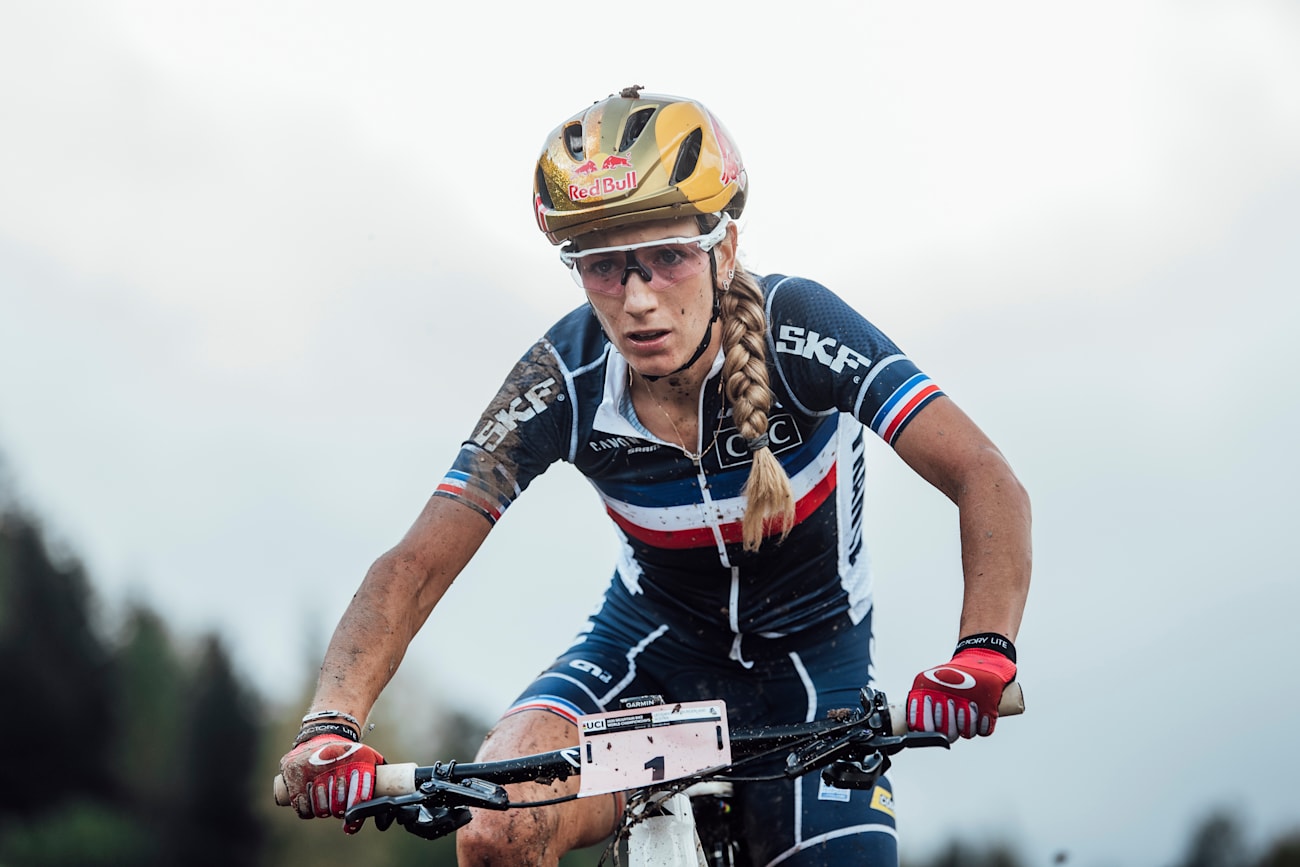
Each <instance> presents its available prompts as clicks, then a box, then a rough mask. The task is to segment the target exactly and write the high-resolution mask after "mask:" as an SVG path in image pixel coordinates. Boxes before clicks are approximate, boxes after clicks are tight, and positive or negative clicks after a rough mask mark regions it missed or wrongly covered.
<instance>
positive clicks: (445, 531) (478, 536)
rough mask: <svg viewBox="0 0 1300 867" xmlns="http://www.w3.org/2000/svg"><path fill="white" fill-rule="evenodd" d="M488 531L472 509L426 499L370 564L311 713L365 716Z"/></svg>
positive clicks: (337, 633) (338, 630)
mask: <svg viewBox="0 0 1300 867" xmlns="http://www.w3.org/2000/svg"><path fill="white" fill-rule="evenodd" d="M491 528H492V525H491V524H490V523H489V522H488V521H487V519H485V518H484V517H483V516H482V515H480V514H479V513H477V512H475V511H474V510H473V509H470V508H469V507H467V506H464V505H462V504H460V503H458V502H456V501H454V500H451V499H448V498H446V497H430V498H429V502H428V503H427V504H426V505H425V507H424V509H423V511H422V512H421V513H420V516H419V517H418V518H417V519H416V521H415V523H414V524H413V525H412V526H411V528H410V530H408V531H407V533H406V535H405V536H404V537H403V538H402V540H401V541H400V542H399V543H398V544H397V545H396V546H395V547H394V548H393V549H392V550H390V551H388V552H387V553H385V554H384V555H382V556H381V557H380V558H379V559H378V560H376V561H375V563H374V565H372V566H371V567H370V570H369V571H368V572H367V573H366V577H365V580H363V581H362V582H361V587H360V588H359V589H358V590H357V592H356V595H354V596H353V597H352V601H351V602H350V603H349V604H348V607H347V609H346V610H345V611H344V612H343V616H342V618H341V619H340V620H339V623H338V626H337V627H335V629H334V636H333V638H332V639H331V640H330V643H329V648H328V650H327V651H326V653H325V660H324V662H323V663H322V664H321V670H320V678H319V680H318V681H317V684H316V696H315V698H314V699H313V701H312V704H311V708H310V710H311V711H319V710H341V711H344V712H346V713H349V714H351V715H353V716H355V717H356V718H357V719H358V720H362V721H364V720H365V719H366V716H367V714H369V712H370V708H371V707H372V706H373V705H374V703H375V700H376V699H377V698H378V697H379V693H380V692H381V691H382V690H383V688H384V687H385V686H386V685H387V684H388V681H389V680H390V679H391V678H392V676H393V673H394V672H396V671H397V666H398V664H399V663H401V661H402V657H403V656H404V655H405V653H406V649H407V647H408V646H409V645H410V643H411V640H412V639H414V638H415V635H416V633H417V632H419V631H420V627H422V626H423V625H424V622H425V620H426V619H427V618H428V616H429V613H430V612H431V611H433V608H434V606H435V605H437V604H438V601H439V600H440V599H441V598H442V596H443V594H444V593H446V592H447V588H448V587H450V586H451V583H452V581H454V580H455V578H456V576H457V575H459V574H460V572H461V570H462V569H464V568H465V565H466V564H467V563H468V562H469V560H470V558H471V557H473V556H474V552H476V551H477V550H478V548H479V545H481V544H482V543H483V540H484V539H485V538H487V534H488V531H489V530H490V529H491Z"/></svg>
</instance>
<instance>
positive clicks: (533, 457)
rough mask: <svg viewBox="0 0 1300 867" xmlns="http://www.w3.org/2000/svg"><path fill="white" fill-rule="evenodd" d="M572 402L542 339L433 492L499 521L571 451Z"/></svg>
mask: <svg viewBox="0 0 1300 867" xmlns="http://www.w3.org/2000/svg"><path fill="white" fill-rule="evenodd" d="M572 406H573V401H572V400H571V399H570V400H566V395H565V377H564V376H563V373H562V370H561V365H560V363H559V361H558V359H557V357H556V355H555V353H554V350H553V348H552V346H551V344H550V342H549V341H548V340H546V339H542V340H539V341H538V342H537V343H536V344H534V345H533V347H532V349H530V350H529V351H528V353H527V354H525V355H524V357H523V358H521V359H520V360H519V362H518V363H517V364H516V365H515V366H514V369H513V370H511V371H510V375H509V376H507V377H506V381H505V382H504V383H503V384H502V386H501V390H500V391H498V392H497V395H496V397H495V398H493V399H492V402H491V403H490V404H488V407H487V409H486V410H484V412H483V415H482V416H481V417H480V418H479V421H478V424H477V425H476V426H475V428H474V432H473V434H472V435H471V436H470V438H469V439H467V440H465V442H464V443H463V444H462V445H461V449H460V453H459V454H458V455H457V456H456V460H455V462H454V463H453V464H452V466H451V469H449V470H448V471H447V474H446V476H444V477H443V480H442V483H441V484H439V485H438V488H437V490H436V491H434V496H439V497H449V498H451V499H453V500H456V501H458V502H460V503H463V504H465V505H467V506H469V507H470V508H472V509H474V510H475V511H477V512H478V513H479V514H481V515H483V517H485V518H487V519H488V520H489V521H491V522H492V523H493V524H495V523H496V522H497V520H499V519H500V517H501V515H502V513H503V512H505V510H506V509H507V508H508V507H509V506H510V504H511V503H513V502H514V500H515V498H516V497H518V496H519V495H520V494H521V493H523V491H524V489H525V488H527V487H528V484H529V483H530V482H531V481H532V480H533V479H535V478H536V477H537V476H539V475H540V474H541V473H542V472H543V471H545V469H546V468H547V467H549V466H550V465H551V464H552V463H554V462H555V461H556V460H558V459H560V458H562V457H564V455H565V454H566V450H565V449H564V447H563V446H564V443H566V442H567V441H568V436H569V430H570V425H571V420H570V418H569V409H570V408H571V407H572Z"/></svg>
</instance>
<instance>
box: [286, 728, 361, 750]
mask: <svg viewBox="0 0 1300 867" xmlns="http://www.w3.org/2000/svg"><path fill="white" fill-rule="evenodd" d="M316 735H342V736H343V737H345V738H347V739H348V740H350V741H352V742H353V743H354V744H355V743H360V742H361V737H360V736H359V735H358V734H357V733H356V731H355V730H354V729H353V728H352V726H349V725H344V724H343V723H316V724H315V725H309V726H303V727H302V731H300V732H298V736H297V737H296V738H294V739H293V745H294V746H295V747H296V746H298V744H301V743H303V742H305V741H309V740H311V739H312V738H314V737H316Z"/></svg>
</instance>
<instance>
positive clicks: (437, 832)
mask: <svg viewBox="0 0 1300 867" xmlns="http://www.w3.org/2000/svg"><path fill="white" fill-rule="evenodd" d="M467 807H481V808H483V809H486V810H505V809H508V808H509V807H510V798H509V796H508V795H507V794H506V790H505V789H504V788H502V787H501V786H498V785H496V784H495V783H488V782H485V781H483V780H478V779H472V778H471V779H468V780H465V781H463V782H462V783H449V782H447V781H445V780H438V779H433V780H429V781H428V782H426V783H422V784H421V785H420V788H419V790H418V791H415V792H411V793H409V794H406V795H383V796H380V797H378V798H371V799H370V800H368V801H361V802H360V803H358V804H353V805H352V807H351V809H349V810H348V811H347V812H346V813H344V816H343V818H344V821H346V822H347V823H349V824H352V825H359V824H360V823H361V822H362V821H363V820H365V819H374V822H375V827H376V828H378V829H379V830H380V831H387V830H388V828H389V827H390V826H391V825H392V824H393V822H397V824H399V825H401V826H402V827H404V828H405V829H406V830H408V831H410V832H411V833H412V834H415V835H416V836H418V837H423V838H425V839H426V840H436V839H437V838H439V837H443V836H446V835H447V834H450V833H451V832H452V831H455V830H456V829H457V828H460V827H462V826H463V825H465V824H466V823H467V822H469V820H470V818H471V814H470V812H469V810H468V809H466V808H467Z"/></svg>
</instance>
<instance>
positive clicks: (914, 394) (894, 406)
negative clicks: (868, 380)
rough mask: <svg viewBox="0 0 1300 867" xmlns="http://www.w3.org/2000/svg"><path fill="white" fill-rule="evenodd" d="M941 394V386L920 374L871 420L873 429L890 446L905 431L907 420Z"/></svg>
mask: <svg viewBox="0 0 1300 867" xmlns="http://www.w3.org/2000/svg"><path fill="white" fill-rule="evenodd" d="M937 394H939V386H937V385H935V384H934V382H932V381H931V380H930V377H928V376H926V375H925V374H924V373H918V374H916V375H914V376H913V377H912V378H911V379H908V380H907V381H906V382H904V383H903V384H902V385H901V386H899V388H898V390H897V391H895V392H894V394H893V396H891V397H890V398H889V400H887V401H885V404H884V406H882V407H881V408H880V410H879V412H877V413H876V415H875V417H874V418H872V419H871V429H872V430H873V431H875V432H876V434H877V435H878V436H879V437H880V438H881V439H883V440H884V441H885V442H887V443H889V444H890V445H893V444H894V437H896V436H897V435H898V432H899V431H900V430H902V429H903V425H904V424H906V423H907V420H908V419H909V418H911V417H912V415H913V414H914V413H915V412H916V411H917V410H918V409H920V407H921V405H922V404H924V403H925V402H926V401H927V400H929V399H930V398H932V397H934V396H935V395H937Z"/></svg>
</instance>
